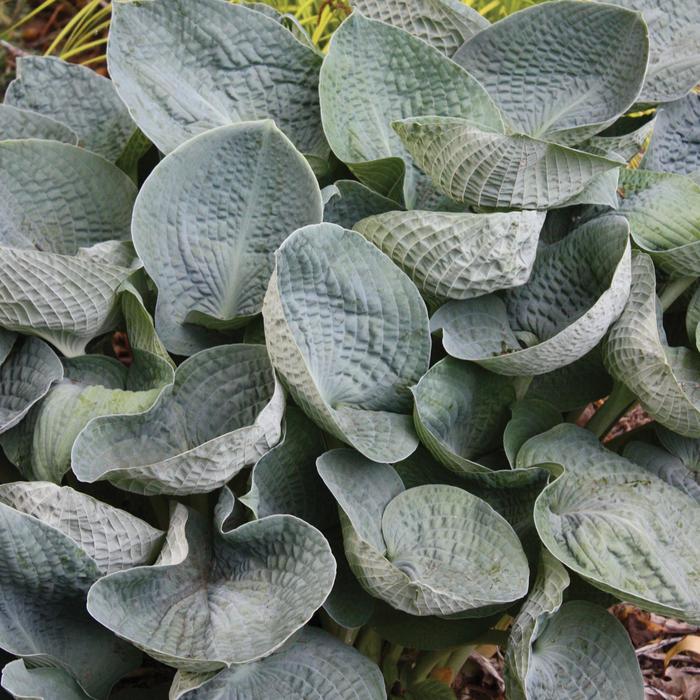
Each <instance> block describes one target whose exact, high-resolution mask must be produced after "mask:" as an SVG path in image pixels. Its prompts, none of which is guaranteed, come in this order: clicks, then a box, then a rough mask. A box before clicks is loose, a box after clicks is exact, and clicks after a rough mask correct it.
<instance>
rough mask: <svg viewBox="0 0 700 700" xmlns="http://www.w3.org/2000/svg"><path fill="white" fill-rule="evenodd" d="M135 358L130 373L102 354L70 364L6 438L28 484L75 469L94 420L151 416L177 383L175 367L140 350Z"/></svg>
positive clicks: (57, 480) (2, 440)
mask: <svg viewBox="0 0 700 700" xmlns="http://www.w3.org/2000/svg"><path fill="white" fill-rule="evenodd" d="M132 353H133V357H134V361H133V363H132V364H131V366H130V367H129V368H127V367H125V366H124V365H123V364H121V363H120V362H118V361H117V360H115V359H113V358H111V357H104V356H101V355H83V356H81V357H75V358H72V359H67V360H64V362H63V365H64V367H63V379H61V380H59V381H58V382H57V383H55V384H54V385H53V386H52V387H51V389H50V390H49V392H48V394H47V395H46V397H45V398H44V399H43V401H42V402H41V403H40V404H39V405H38V406H36V407H35V408H34V409H33V410H32V411H31V412H30V414H29V415H28V416H27V419H26V420H25V421H23V422H22V423H21V424H20V425H19V426H18V427H17V428H15V429H14V430H13V431H11V432H9V433H7V434H6V435H4V436H3V437H2V438H0V444H2V448H3V450H4V451H5V454H6V455H7V457H8V459H9V460H10V461H11V462H12V463H13V464H14V465H15V466H17V467H18V469H19V470H20V472H21V473H22V474H23V475H24V477H25V478H26V479H31V480H35V479H38V480H44V481H53V482H55V483H57V484H59V483H60V482H61V480H62V478H63V475H64V474H65V473H66V472H68V471H69V470H70V466H71V464H70V462H71V449H72V447H73V444H74V442H75V440H76V438H77V437H78V435H79V434H80V431H81V430H82V429H83V428H84V427H85V426H86V425H87V424H88V422H89V421H90V420H92V419H93V418H95V417H97V416H106V415H114V414H125V413H140V412H141V411H145V410H146V409H148V408H150V406H151V405H152V404H153V402H154V401H155V400H156V399H157V398H158V394H159V393H160V392H161V390H162V389H163V387H165V386H166V384H171V383H172V381H173V368H172V367H171V365H170V364H169V363H167V362H165V361H164V360H163V359H161V358H159V357H156V356H154V355H151V354H150V353H148V352H144V351H142V350H138V349H135V348H132Z"/></svg>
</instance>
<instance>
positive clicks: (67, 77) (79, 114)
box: [5, 56, 136, 162]
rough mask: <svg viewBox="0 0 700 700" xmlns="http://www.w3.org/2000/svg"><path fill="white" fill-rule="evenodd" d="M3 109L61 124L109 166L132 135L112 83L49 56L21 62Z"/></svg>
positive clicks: (126, 113) (79, 67) (29, 57)
mask: <svg viewBox="0 0 700 700" xmlns="http://www.w3.org/2000/svg"><path fill="white" fill-rule="evenodd" d="M5 103H6V104H10V105H14V106H15V107H21V108H22V109H27V110H31V111H33V112H37V113H38V114H41V115H44V116H45V117H50V118H51V119H54V120H56V121H57V122H60V123H61V124H65V126H66V127H68V128H69V129H70V130H71V131H72V132H73V133H75V134H77V136H78V138H79V139H80V145H81V146H83V147H85V148H87V150H88V151H92V152H93V153H98V154H99V155H101V156H104V157H105V158H106V159H107V160H110V161H112V162H114V161H116V160H117V159H118V158H119V156H120V155H121V154H122V152H123V151H124V149H125V148H126V145H127V143H128V141H129V139H130V138H131V136H132V134H133V133H134V131H135V130H136V125H135V124H134V122H133V121H132V120H131V117H130V116H129V111H128V110H127V108H126V105H125V104H124V103H123V102H122V101H121V100H120V99H119V95H117V91H116V90H115V89H114V85H113V84H112V81H111V80H107V78H103V77H102V76H101V75H98V74H97V73H96V72H95V71H94V70H91V69H90V68H87V67H86V66H81V65H78V64H76V63H68V62H67V61H62V60H61V59H59V58H54V57H53V56H20V57H19V58H18V59H17V78H16V79H15V80H13V81H12V82H11V83H10V85H9V86H8V88H7V93H6V94H5ZM23 138H26V137H23ZM41 138H45V137H41ZM62 140H63V139H62Z"/></svg>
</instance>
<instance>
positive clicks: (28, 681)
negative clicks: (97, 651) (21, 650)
mask: <svg viewBox="0 0 700 700" xmlns="http://www.w3.org/2000/svg"><path fill="white" fill-rule="evenodd" d="M0 685H1V686H2V687H3V688H4V689H5V690H6V691H7V692H8V693H10V694H11V695H12V697H14V698H15V700H89V697H90V696H89V695H86V694H85V692H84V691H83V689H82V688H81V687H80V686H79V685H78V684H77V683H76V682H75V681H74V680H73V679H72V678H71V676H70V674H68V673H66V672H65V671H64V670H62V669H60V668H41V667H39V668H31V667H30V668H27V666H26V665H25V663H24V660H23V659H16V660H15V661H10V663H9V664H7V666H5V668H3V669H2V680H0Z"/></svg>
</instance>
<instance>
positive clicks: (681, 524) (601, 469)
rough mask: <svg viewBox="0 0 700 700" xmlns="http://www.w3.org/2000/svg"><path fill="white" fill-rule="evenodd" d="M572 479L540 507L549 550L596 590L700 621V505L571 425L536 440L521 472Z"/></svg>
mask: <svg viewBox="0 0 700 700" xmlns="http://www.w3.org/2000/svg"><path fill="white" fill-rule="evenodd" d="M545 462H547V463H557V464H561V465H562V466H563V467H564V473H563V474H562V476H560V477H558V478H557V479H556V480H555V481H554V482H553V483H551V484H550V485H549V486H547V488H545V490H544V491H543V492H542V494H541V495H540V497H539V498H538V499H537V503H536V504H535V524H536V526H537V531H538V533H539V535H540V537H541V539H542V542H543V543H544V544H545V546H546V547H547V549H548V550H549V551H550V552H551V553H552V554H554V556H555V557H556V558H557V559H559V561H561V562H562V563H563V564H565V565H566V566H567V567H569V568H570V569H572V570H573V571H575V572H577V573H578V574H580V575H581V576H583V577H584V578H585V579H586V580H588V582H589V583H591V584H593V585H594V586H596V587H597V588H600V589H601V590H603V591H607V592H608V593H612V594H613V595H615V596H616V597H618V598H621V599H623V600H628V601H631V602H634V603H636V604H637V605H639V606H640V607H642V608H644V609H646V610H651V611H654V612H658V613H660V614H662V615H666V616H669V617H676V618H679V619H684V620H690V621H697V620H698V619H700V577H699V576H698V565H697V562H698V561H700V544H698V542H697V538H696V537H695V534H694V533H695V531H696V530H697V527H698V526H699V525H700V506H699V505H698V503H697V502H696V501H695V500H693V499H692V498H691V497H689V496H687V495H686V494H685V493H683V492H682V491H681V490H679V489H676V488H674V487H673V486H671V485H670V484H668V483H667V482H666V481H664V480H663V479H660V478H658V477H657V476H655V475H654V474H653V473H652V472H651V471H649V470H648V469H645V468H644V467H641V466H639V465H637V464H635V463H634V462H631V461H630V460H628V459H625V458H624V457H620V456H619V455H617V454H615V453H614V452H611V451H609V450H607V449H606V448H605V447H603V446H602V445H601V444H600V442H599V441H598V440H597V438H596V437H595V435H594V434H593V433H592V432H589V431H588V430H584V429H583V428H577V427H576V426H574V425H570V424H563V425H559V426H557V427H555V428H552V429H551V430H549V431H548V432H546V433H544V434H543V435H538V436H537V437H534V438H531V439H530V440H528V442H526V443H525V445H524V446H523V447H522V448H521V450H520V452H519V453H518V460H517V463H518V466H520V467H527V466H531V465H537V464H542V463H545Z"/></svg>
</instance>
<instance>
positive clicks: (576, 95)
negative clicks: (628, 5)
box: [454, 0, 648, 144]
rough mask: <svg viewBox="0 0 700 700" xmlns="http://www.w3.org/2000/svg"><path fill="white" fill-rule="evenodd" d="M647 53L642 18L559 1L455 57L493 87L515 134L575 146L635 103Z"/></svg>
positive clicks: (487, 34) (486, 34)
mask: <svg viewBox="0 0 700 700" xmlns="http://www.w3.org/2000/svg"><path fill="white" fill-rule="evenodd" d="M525 46H526V47H527V51H524V50H523V47H525ZM573 46H575V47H576V50H575V51H572V47H573ZM647 53H648V41H647V28H646V25H645V24H644V21H643V20H642V18H641V17H640V16H639V14H638V13H636V12H630V11H629V10H625V9H623V8H621V7H616V6H615V5H604V4H598V3H585V2H577V1H576V0H561V1H560V2H548V3H544V4H541V5H536V6H535V7H529V8H527V9H525V10H522V11H521V12H516V13H514V14H512V15H510V16H509V17H506V18H505V19H502V20H501V21H499V22H496V23H495V24H493V25H491V26H490V27H489V28H488V29H485V30H484V31H482V32H480V33H479V34H477V35H476V36H474V37H473V38H472V39H470V40H469V41H467V43H466V44H464V46H462V47H461V48H460V49H459V51H457V53H456V54H455V56H454V60H455V61H456V62H457V63H459V64H460V65H461V66H463V67H464V68H465V69H466V70H467V71H469V73H471V74H472V75H473V76H474V77H475V78H476V79H477V80H478V81H479V82H480V83H481V84H482V85H483V86H484V87H485V88H486V89H487V90H488V92H489V94H490V95H491V97H492V98H493V99H494V100H495V102H496V104H497V105H498V106H499V107H500V109H501V111H502V112H503V114H504V115H505V117H506V119H507V121H508V122H509V123H510V125H511V127H512V128H513V130H514V131H515V132H518V133H521V134H527V135H529V136H534V137H537V138H541V139H544V140H546V141H553V142H557V143H563V144H577V143H581V141H584V140H585V139H586V138H588V137H589V136H592V135H593V134H596V133H598V132H599V131H602V130H603V129H604V128H605V127H606V126H608V125H609V124H612V122H613V121H615V119H617V117H618V116H620V115H621V114H622V113H623V112H625V111H626V110H627V109H628V108H629V107H630V106H631V105H632V104H633V103H634V101H635V99H636V97H637V95H638V94H639V91H640V89H641V87H642V83H643V82H644V74H645V71H646V65H647ZM611 66H614V70H610V67H611ZM583 96H585V98H584V97H583Z"/></svg>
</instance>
